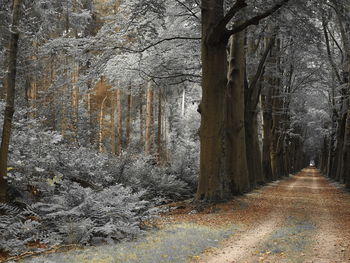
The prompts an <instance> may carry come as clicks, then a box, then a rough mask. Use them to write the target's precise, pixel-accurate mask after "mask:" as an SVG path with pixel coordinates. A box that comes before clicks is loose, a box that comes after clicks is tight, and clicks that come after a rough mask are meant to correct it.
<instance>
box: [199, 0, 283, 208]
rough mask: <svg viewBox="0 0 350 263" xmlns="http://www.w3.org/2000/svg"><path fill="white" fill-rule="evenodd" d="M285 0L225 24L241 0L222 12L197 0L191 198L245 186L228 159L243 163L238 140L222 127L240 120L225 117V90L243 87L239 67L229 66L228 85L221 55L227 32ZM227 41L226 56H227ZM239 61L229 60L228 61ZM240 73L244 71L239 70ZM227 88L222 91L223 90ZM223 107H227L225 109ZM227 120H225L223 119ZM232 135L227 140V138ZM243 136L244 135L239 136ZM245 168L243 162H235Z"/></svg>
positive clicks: (212, 0)
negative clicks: (196, 153) (198, 83)
mask: <svg viewBox="0 0 350 263" xmlns="http://www.w3.org/2000/svg"><path fill="white" fill-rule="evenodd" d="M287 2H288V0H283V1H282V2H279V3H278V4H276V5H274V6H273V7H271V8H269V9H267V10H266V11H265V12H261V13H259V14H257V15H255V16H253V17H251V18H248V19H245V20H244V21H238V22H236V23H233V25H231V22H232V20H233V18H235V17H236V15H237V14H238V13H239V11H241V10H247V8H248V4H247V3H246V1H245V0H237V1H236V2H235V4H234V5H233V6H232V7H231V8H230V9H229V10H228V11H227V12H226V14H225V10H224V1H223V0H219V1H216V0H203V1H202V6H201V7H202V11H201V13H202V45H201V54H202V75H203V76H202V101H201V104H200V107H199V111H200V113H201V127H200V141H201V142H200V151H201V154H200V177H199V184H198V190H197V199H199V200H202V199H204V200H208V201H219V200H223V199H226V198H228V197H229V196H231V195H232V194H234V193H239V192H243V191H246V190H248V189H249V186H248V185H247V180H248V179H242V180H240V179H239V180H238V178H240V177H241V176H247V175H240V174H234V173H235V172H237V171H239V170H240V169H239V168H238V166H235V167H232V165H231V161H232V160H233V159H235V160H237V159H240V160H241V162H246V157H245V156H246V151H245V149H246V148H245V145H241V143H242V142H240V143H238V142H237V141H236V142H235V140H239V139H242V137H241V138H232V136H230V137H228V136H227V135H228V133H230V132H231V131H229V130H226V129H228V127H232V123H234V124H236V123H237V122H238V123H239V122H241V123H240V125H239V126H238V127H234V128H235V129H243V132H244V120H242V119H241V114H234V113H233V114H231V116H230V117H229V118H227V116H226V114H227V113H229V111H228V109H229V108H230V107H228V106H227V104H231V103H233V100H232V99H233V98H232V97H231V98H230V97H228V98H227V96H229V94H230V92H228V91H227V89H233V90H235V89H240V88H244V85H240V82H241V81H240V80H239V78H240V77H241V74H242V73H237V72H236V71H237V70H238V71H240V72H242V69H239V68H235V67H236V66H239V65H237V63H239V62H235V64H236V65H231V66H233V67H234V68H231V72H229V73H228V75H229V76H230V81H229V84H227V79H226V74H227V65H226V64H227V54H226V46H227V44H228V40H229V39H230V37H231V36H232V35H235V34H237V33H240V32H242V31H244V30H245V29H246V28H247V27H248V26H250V25H257V24H259V21H260V20H262V19H264V18H266V17H268V16H270V15H271V14H273V13H274V12H275V11H277V10H278V9H280V8H281V7H282V6H283V5H284V4H285V3H287ZM243 50H244V45H243V43H241V44H238V46H236V47H235V52H234V54H241V52H243ZM232 54H233V53H232V45H231V55H232ZM236 60H239V59H237V58H232V57H231V58H230V61H231V62H232V61H236ZM243 72H244V69H243ZM233 83H239V84H238V86H231V84H233ZM226 87H227V89H226ZM241 93H243V94H244V91H241V92H239V91H235V92H234V93H233V94H241ZM239 103H241V105H235V106H234V107H235V108H239V109H241V110H243V113H244V95H243V99H241V100H239ZM225 109H227V110H225ZM228 122H229V123H228ZM231 138H232V140H234V141H231V142H230V144H228V141H229V140H230V139H231ZM243 139H244V136H243ZM243 156H244V157H243ZM238 165H239V166H243V167H246V166H247V164H242V163H240V164H238Z"/></svg>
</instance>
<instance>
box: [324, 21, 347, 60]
mask: <svg viewBox="0 0 350 263" xmlns="http://www.w3.org/2000/svg"><path fill="white" fill-rule="evenodd" d="M326 28H327V31H328V33H329V34H330V36H331V37H332V39H333V42H334V43H335V44H336V46H337V47H338V49H339V51H340V53H341V57H342V58H341V61H342V63H343V61H344V52H343V49H342V48H341V46H340V45H339V43H338V41H337V40H336V39H335V36H334V35H333V33H332V32H331V30H330V29H329V28H328V26H327V25H326Z"/></svg>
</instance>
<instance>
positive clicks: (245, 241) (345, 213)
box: [194, 168, 350, 263]
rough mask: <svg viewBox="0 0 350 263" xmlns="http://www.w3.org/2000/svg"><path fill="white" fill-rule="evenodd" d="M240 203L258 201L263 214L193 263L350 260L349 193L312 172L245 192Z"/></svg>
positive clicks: (323, 262) (320, 262) (314, 171)
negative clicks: (253, 192) (264, 212)
mask: <svg viewBox="0 0 350 263" xmlns="http://www.w3.org/2000/svg"><path fill="white" fill-rule="evenodd" d="M264 200H265V201H264ZM245 201H246V202H248V203H254V202H258V203H260V204H261V205H262V206H263V207H264V208H263V209H262V210H267V211H269V213H268V215H267V216H266V214H264V215H261V218H262V220H260V221H258V222H257V223H255V224H250V223H248V224H246V226H245V230H243V231H241V233H239V234H238V235H234V236H233V237H232V238H231V239H229V240H227V241H225V242H224V243H223V244H222V245H221V246H220V247H219V248H217V249H214V250H212V251H210V253H205V254H203V255H202V256H201V257H200V258H199V259H198V260H196V261H194V262H201V263H214V262H215V263H224V262H225V263H233V262H242V263H245V262H247V263H253V262H254V263H255V262H310V263H311V262H315V263H340V262H350V195H349V194H348V193H345V192H344V191H343V190H342V189H340V188H338V187H337V186H336V185H334V184H332V183H330V182H329V181H328V180H327V179H326V178H324V177H322V176H320V174H319V172H318V171H317V170H316V169H314V168H307V169H304V170H303V171H301V172H300V173H299V174H297V175H296V176H293V177H290V178H288V179H287V180H284V181H281V182H279V183H278V184H275V185H272V186H270V187H266V188H263V189H262V191H261V192H260V194H258V195H256V194H252V195H251V196H249V194H248V197H247V198H246V200H245ZM249 209H251V208H250V207H249V206H248V207H247V209H246V210H247V212H248V210H249ZM248 214H249V212H248ZM255 216H256V214H255Z"/></svg>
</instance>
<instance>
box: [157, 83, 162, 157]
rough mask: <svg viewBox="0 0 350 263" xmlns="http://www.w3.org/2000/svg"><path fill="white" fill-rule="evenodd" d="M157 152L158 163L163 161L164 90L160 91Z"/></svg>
mask: <svg viewBox="0 0 350 263" xmlns="http://www.w3.org/2000/svg"><path fill="white" fill-rule="evenodd" d="M157 146H158V147H157V152H158V162H159V163H160V162H161V161H162V159H163V158H162V157H163V153H162V90H161V89H159V94H158V132H157Z"/></svg>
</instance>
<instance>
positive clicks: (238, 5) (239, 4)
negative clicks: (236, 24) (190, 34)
mask: <svg viewBox="0 0 350 263" xmlns="http://www.w3.org/2000/svg"><path fill="white" fill-rule="evenodd" d="M247 6H248V5H247V3H246V2H245V0H237V1H236V3H235V4H234V5H233V6H232V7H231V9H230V10H229V11H228V12H227V14H226V15H225V17H224V18H223V19H222V20H221V21H220V22H219V23H218V24H217V26H216V27H215V28H216V29H224V28H225V27H226V26H227V24H228V23H229V22H230V21H231V19H232V18H233V17H234V16H235V14H236V13H237V12H238V11H239V10H241V9H243V8H245V7H247Z"/></svg>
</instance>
